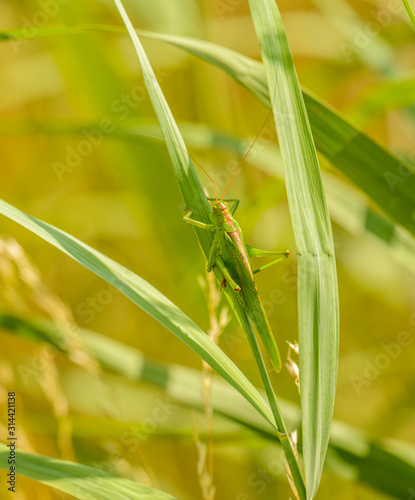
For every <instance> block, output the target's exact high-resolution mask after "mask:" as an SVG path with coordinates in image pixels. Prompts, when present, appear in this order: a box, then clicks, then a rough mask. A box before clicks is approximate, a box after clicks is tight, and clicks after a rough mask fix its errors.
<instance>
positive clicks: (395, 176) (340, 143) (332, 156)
mask: <svg viewBox="0 0 415 500" xmlns="http://www.w3.org/2000/svg"><path fill="white" fill-rule="evenodd" d="M99 31H106V32H112V33H122V32H124V31H125V29H124V28H122V27H119V26H107V25H96V24H95V25H80V26H59V27H58V26H56V27H49V28H39V29H38V30H37V31H36V33H35V34H34V35H33V37H30V38H38V37H47V36H58V35H65V34H69V35H74V34H79V33H88V32H99ZM137 33H139V34H140V35H142V36H145V37H149V38H153V39H156V40H160V41H164V42H167V43H170V44H172V45H175V46H176V47H180V48H182V49H183V50H187V51H188V52H189V53H192V54H193V55H195V56H197V57H199V58H201V59H203V60H205V61H206V62H208V63H210V64H212V65H214V66H216V67H218V68H220V69H222V70H223V71H225V72H226V73H228V74H229V75H230V76H232V77H233V78H234V79H235V80H236V81H237V82H238V83H240V84H241V85H242V86H243V87H245V88H246V89H247V90H249V91H250V92H251V93H252V94H253V95H254V96H255V97H257V98H258V99H259V100H260V101H261V102H263V103H264V104H265V105H267V106H270V98H269V95H268V90H267V84H266V78H265V72H264V68H263V65H262V64H261V63H259V62H258V61H255V60H254V59H251V58H249V57H246V56H244V55H242V54H239V53H238V52H235V51H234V50H231V49H228V48H226V47H223V46H220V45H217V44H214V43H211V42H206V41H204V40H198V39H193V38H188V37H183V36H173V35H164V34H160V33H152V32H147V31H141V30H137ZM20 40H27V32H26V30H25V29H23V30H22V29H14V30H0V42H1V41H20ZM303 98H304V102H305V105H306V109H307V114H308V117H309V120H310V125H311V130H312V132H313V138H314V141H315V144H316V148H317V150H318V151H319V152H320V153H321V154H323V155H324V156H325V157H326V158H327V159H328V160H329V161H330V162H331V163H332V164H333V165H334V166H335V167H336V168H337V169H338V170H340V171H341V172H342V173H343V174H344V175H345V176H346V177H348V178H349V179H350V180H351V181H352V182H354V183H355V184H356V186H358V187H359V188H360V189H361V190H362V191H363V192H365V193H366V194H367V195H368V196H369V197H370V198H371V199H372V200H373V201H375V203H377V204H378V206H379V207H380V208H381V209H382V210H383V211H384V212H385V214H386V215H388V216H389V217H390V218H391V219H392V220H393V221H394V222H396V223H398V224H401V225H402V226H403V227H405V228H406V229H407V230H408V231H409V232H410V233H411V234H412V235H413V236H415V218H414V217H413V206H414V205H415V175H414V169H413V168H412V167H411V166H410V165H409V164H408V163H407V162H405V161H404V160H403V159H401V158H400V159H398V158H396V157H395V156H394V155H392V154H391V153H390V152H389V151H388V150H386V149H385V148H383V147H382V146H380V145H379V144H377V143H376V142H375V141H373V140H372V139H371V138H370V137H369V136H367V135H366V134H365V133H363V132H362V131H361V130H359V129H358V128H357V127H355V126H354V125H353V124H352V123H350V122H349V121H348V120H346V119H345V118H344V117H342V116H341V115H340V113H338V112H337V111H336V110H334V109H333V108H331V107H330V106H329V105H328V104H326V103H324V102H322V101H321V100H319V99H318V98H317V97H315V96H313V95H312V94H311V93H310V92H308V91H307V90H305V89H303ZM402 99H403V98H402ZM200 236H201V235H200ZM201 237H202V236H201Z"/></svg>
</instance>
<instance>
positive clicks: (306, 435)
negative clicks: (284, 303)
mask: <svg viewBox="0 0 415 500" xmlns="http://www.w3.org/2000/svg"><path fill="white" fill-rule="evenodd" d="M249 5H250V9H251V15H252V19H253V22H254V26H255V30H256V33H257V38H258V41H259V45H260V49H261V54H262V59H263V62H264V67H265V72H266V75H267V80H268V88H269V89H270V95H273V94H274V90H273V89H275V102H273V103H272V104H273V111H274V118H275V124H276V127H277V133H278V137H279V142H280V148H281V155H282V160H283V165H284V172H285V179H286V186H287V195H288V201H289V206H290V214H291V219H292V224H293V229H294V234H295V238H296V244H297V252H298V316H299V344H300V385H301V412H302V430H303V455H304V467H305V476H306V485H307V498H308V499H312V498H314V497H315V496H316V493H317V489H318V485H319V482H320V477H321V474H322V470H323V464H324V459H325V456H326V451H327V446H328V441H329V435H330V427H331V421H332V416H333V406H334V396H335V390H336V379H337V364H338V341H339V319H338V315H339V313H338V292H337V274H336V264H335V258H334V244H333V238H332V233H331V226H330V218H329V214H328V211H327V206H326V201H325V197H324V192H323V187H322V182H321V177H320V169H319V165H318V160H317V153H316V150H315V147H314V143H313V138H312V135H311V129H310V125H309V122H308V117H307V113H306V108H305V105H304V101H303V98H302V94H301V90H300V86H299V83H298V80H297V75H296V72H295V68H294V63H293V60H292V56H291V53H290V50H289V47H288V42H287V39H286V35H285V31H284V27H283V24H282V20H281V16H280V13H279V11H278V8H277V5H276V4H275V2H274V1H273V0H249Z"/></svg>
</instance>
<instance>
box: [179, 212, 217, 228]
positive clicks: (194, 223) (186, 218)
mask: <svg viewBox="0 0 415 500" xmlns="http://www.w3.org/2000/svg"><path fill="white" fill-rule="evenodd" d="M185 211H186V212H187V214H186V215H184V216H183V220H184V222H187V224H191V225H192V226H196V227H200V228H201V229H207V230H208V231H215V228H214V227H213V226H212V224H205V223H204V222H200V221H198V220H195V219H191V216H192V211H191V210H190V208H187V207H186V208H185Z"/></svg>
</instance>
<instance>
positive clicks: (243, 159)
mask: <svg viewBox="0 0 415 500" xmlns="http://www.w3.org/2000/svg"><path fill="white" fill-rule="evenodd" d="M271 113H272V107H271V109H270V111H269V113H268V115H267V119H266V120H265V121H264V123H263V124H262V127H261V128H260V129H259V132H258V134H257V135H256V137H255V139H254V141H253V142H252V144H251V145H250V146H249V149H248V151H247V152H246V153H245V156H244V157H243V158H242V161H241V163H240V164H239V165H238V167H237V169H236V170H235V172H234V173H233V174H232V177H231V178H230V181H229V182H228V184H227V186H226V188H225V191H224V192H223V193H222V196H221V198H220V199H221V200H223V197H224V196H225V193H226V191H227V189H228V187H229V186H230V184H231V182H232V181H233V178H234V177H235V175H236V174H237V173H238V170H239V169H240V168H241V167H242V164H243V162H244V161H245V160H246V157H247V156H248V155H249V153H250V151H251V149H252V148H253V147H254V144H255V143H256V141H257V140H258V138H259V136H260V135H261V132H262V131H263V130H264V127H265V125H266V124H267V121H268V120H269V117H270V116H271Z"/></svg>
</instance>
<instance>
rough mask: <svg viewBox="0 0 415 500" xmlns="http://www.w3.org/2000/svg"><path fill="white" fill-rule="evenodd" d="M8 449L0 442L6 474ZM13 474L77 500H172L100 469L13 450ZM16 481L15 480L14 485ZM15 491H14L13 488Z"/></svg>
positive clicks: (0, 461)
mask: <svg viewBox="0 0 415 500" xmlns="http://www.w3.org/2000/svg"><path fill="white" fill-rule="evenodd" d="M8 458H9V448H8V447H7V446H6V445H5V444H3V443H0V468H1V469H4V470H7V471H9V470H10V465H9V463H8ZM16 461H17V473H18V474H21V475H22V476H26V477H29V478H31V479H34V480H36V481H40V482H41V483H43V484H47V485H48V486H51V487H53V488H56V489H58V490H60V491H63V492H65V493H68V494H69V495H73V496H74V497H75V498H79V499H80V500H92V499H94V500H113V499H114V498H116V499H117V500H131V499H135V500H141V499H143V500H144V499H152V500H153V499H154V500H173V497H172V496H170V495H168V494H167V493H163V492H162V491H159V490H155V489H154V488H149V487H148V486H142V485H141V484H137V483H134V482H133V481H129V480H128V479H123V478H121V477H118V476H115V475H114V474H111V473H109V472H106V471H104V470H103V469H98V468H96V467H89V466H87V465H80V464H76V463H73V462H66V461H64V460H58V459H56V458H49V457H42V456H40V455H32V454H31V453H25V452H24V451H20V450H18V451H17V460H16ZM18 482H19V478H18V477H17V483H18ZM17 491H18V488H17Z"/></svg>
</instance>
